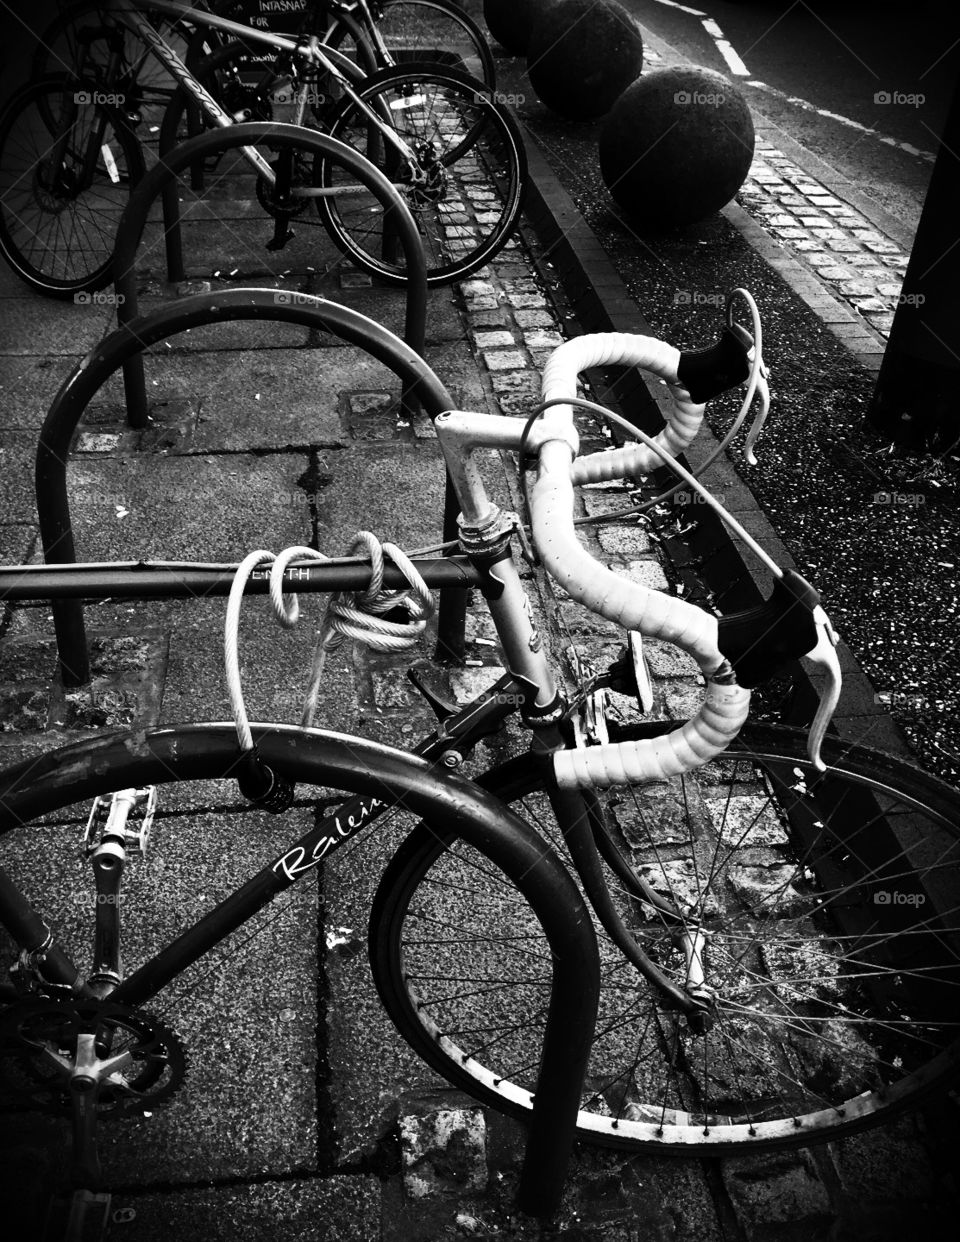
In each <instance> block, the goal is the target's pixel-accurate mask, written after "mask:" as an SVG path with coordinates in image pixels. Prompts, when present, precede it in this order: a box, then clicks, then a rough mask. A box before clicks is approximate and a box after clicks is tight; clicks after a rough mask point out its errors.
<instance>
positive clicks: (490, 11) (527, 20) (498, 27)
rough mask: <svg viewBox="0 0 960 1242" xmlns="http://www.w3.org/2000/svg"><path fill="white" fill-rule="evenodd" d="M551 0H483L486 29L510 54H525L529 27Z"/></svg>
mask: <svg viewBox="0 0 960 1242" xmlns="http://www.w3.org/2000/svg"><path fill="white" fill-rule="evenodd" d="M552 2H553V0H483V18H484V21H485V22H486V23H487V29H488V30H489V31H490V33H491V34H492V35H493V37H494V38H495V39H496V41H497V42H498V43H499V44H500V46H501V47H503V48H505V49H506V50H507V51H508V52H509V53H510V55H511V56H526V54H527V44H528V43H529V42H530V27H531V24H532V23H533V22H535V21H536V20H537V19H538V15H539V13H540V11H541V10H542V9H545V8H547V7H548V6H549V5H550V4H551V3H552Z"/></svg>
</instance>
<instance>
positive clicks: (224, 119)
mask: <svg viewBox="0 0 960 1242" xmlns="http://www.w3.org/2000/svg"><path fill="white" fill-rule="evenodd" d="M145 7H147V6H146V4H145V3H144V4H143V5H141V0H113V11H114V13H115V15H116V17H117V19H118V20H119V21H120V22H121V23H122V24H123V25H124V26H125V27H126V28H127V29H128V30H130V31H131V32H132V33H133V34H136V35H138V36H139V37H140V38H141V39H143V41H144V42H145V43H146V44H147V46H148V47H149V48H150V50H151V51H152V52H153V54H154V56H155V57H156V58H157V59H158V60H159V61H160V63H161V64H162V65H163V66H164V67H165V68H166V69H167V71H168V72H169V73H170V74H171V76H172V77H173V78H174V79H175V80H176V81H177V82H178V83H179V84H180V85H181V86H182V87H183V89H184V90H186V91H188V92H189V94H190V95H191V96H192V97H193V98H194V99H195V100H196V102H197V103H198V104H199V105H200V107H201V108H202V109H203V111H204V112H205V113H206V114H207V115H208V116H209V117H210V118H211V120H213V121H214V122H215V123H216V124H217V125H219V126H221V127H224V128H226V127H228V126H230V125H233V124H235V118H234V117H232V116H231V115H230V114H229V113H228V112H226V111H225V110H224V109H223V108H222V107H221V106H220V104H219V103H217V101H216V100H215V99H214V97H213V96H212V95H211V94H210V92H209V91H208V90H206V88H205V87H204V86H203V85H202V84H201V83H200V82H198V81H197V79H196V78H195V77H194V75H193V74H192V73H191V72H190V70H189V69H188V68H187V66H186V64H185V63H184V62H183V60H181V58H180V57H179V56H178V55H177V53H176V52H175V51H174V50H173V48H172V47H170V45H169V44H168V43H167V42H166V40H165V39H164V38H163V36H162V35H161V34H160V33H159V31H157V30H156V29H155V28H154V27H153V26H151V24H150V22H149V21H148V20H147V18H146V17H145V16H144V14H143V13H142V12H141V11H140V10H141V8H145ZM149 7H150V9H151V10H155V11H157V12H160V13H164V14H166V15H168V16H170V17H177V18H180V19H187V18H188V19H189V20H190V21H193V22H196V23H197V24H198V25H201V26H207V27H209V28H211V29H213V30H219V31H222V32H223V33H224V34H229V35H233V36H234V37H235V38H238V39H243V40H245V41H247V42H249V41H251V40H252V41H254V42H256V43H262V44H263V45H264V46H267V47H272V48H274V49H275V50H276V51H278V52H287V53H290V54H292V55H294V56H295V57H297V58H299V59H302V60H304V61H306V62H307V63H309V64H315V65H317V66H318V67H319V68H322V69H323V70H325V71H326V72H327V73H329V74H330V75H331V76H332V77H333V79H334V81H335V82H336V83H337V84H338V85H339V86H340V88H341V89H342V90H343V91H344V93H345V94H346V95H347V96H348V97H349V98H350V99H351V100H352V101H353V103H354V104H355V105H356V106H357V107H358V108H359V109H360V111H361V112H362V113H363V115H364V116H365V117H366V119H367V120H368V122H369V123H370V124H371V125H373V126H374V127H375V128H376V129H377V130H379V132H380V133H381V134H382V135H383V137H384V138H385V139H386V141H387V142H389V143H390V144H391V145H392V146H393V147H394V149H395V150H396V151H397V153H398V155H399V156H400V157H401V158H402V159H404V160H406V161H407V163H408V164H409V165H410V168H411V169H412V170H414V172H415V171H416V167H417V162H416V157H415V156H414V153H413V152H412V151H411V150H410V148H409V146H408V145H407V143H406V142H405V141H404V140H403V139H402V138H401V137H400V136H399V134H397V133H396V131H395V130H393V129H392V128H391V127H390V126H389V125H387V124H386V123H385V122H384V120H383V118H382V117H380V116H378V115H377V113H376V112H375V111H374V110H373V109H372V108H370V107H369V106H368V105H367V104H366V103H365V102H364V101H363V100H362V99H360V98H359V96H358V95H357V93H356V91H355V90H354V89H353V86H352V85H351V83H350V81H349V79H348V78H347V77H346V76H345V75H344V74H343V73H342V72H341V70H340V69H339V68H338V67H337V65H336V63H335V62H334V60H332V59H331V58H330V57H329V56H327V55H326V54H325V53H324V52H323V50H322V47H321V45H320V42H319V40H318V39H317V38H316V37H315V36H314V37H312V38H311V39H310V40H309V42H308V43H307V44H304V43H302V42H297V41H295V40H293V39H287V38H285V37H284V36H283V35H275V34H272V33H270V32H269V31H264V30H256V29H253V28H251V27H249V26H244V25H242V24H241V23H240V22H234V21H231V20H230V19H229V18H226V17H219V16H217V15H216V14H214V13H206V12H203V11H202V10H200V9H190V8H184V6H183V5H180V4H174V3H171V0H158V2H157V3H153V0H150V5H149ZM305 90H306V87H304V88H303V89H302V91H301V98H300V100H299V102H298V113H297V115H298V121H297V123H298V124H299V123H300V120H302V116H303V108H304V102H305ZM242 150H243V153H244V156H245V157H246V159H247V161H248V162H249V164H250V165H251V167H252V168H253V170H254V171H255V172H256V173H258V174H259V175H260V176H262V177H263V178H264V179H265V180H266V181H267V183H268V184H269V185H274V184H275V183H276V174H275V172H274V170H273V168H272V167H271V166H270V164H269V163H268V161H267V160H265V159H264V158H263V156H262V155H261V154H260V153H259V151H257V150H256V148H255V147H244V148H242ZM293 192H294V193H295V194H297V195H299V196H301V197H317V196H318V195H321V194H328V195H329V194H334V195H337V194H341V193H343V190H342V189H341V188H339V187H337V188H330V189H319V188H311V189H307V190H304V189H298V190H295V191H293Z"/></svg>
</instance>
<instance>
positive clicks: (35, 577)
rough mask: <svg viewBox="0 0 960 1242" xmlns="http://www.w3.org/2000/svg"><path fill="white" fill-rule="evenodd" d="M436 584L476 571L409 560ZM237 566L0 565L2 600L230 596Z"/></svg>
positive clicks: (257, 586)
mask: <svg viewBox="0 0 960 1242" xmlns="http://www.w3.org/2000/svg"><path fill="white" fill-rule="evenodd" d="M413 564H414V565H415V566H416V568H417V571H418V572H419V573H420V574H421V575H422V576H423V579H424V581H425V582H426V584H427V585H428V586H429V587H431V588H434V589H438V590H443V589H444V588H448V587H474V586H479V585H480V583H481V577H480V574H479V573H478V571H477V570H476V569H474V567H473V566H472V565H471V563H470V562H469V561H468V560H467V559H466V557H463V556H450V557H442V558H438V559H428V558H416V559H414V561H413ZM237 568H238V566H237V565H236V564H230V563H226V562H224V563H198V562H193V561H184V562H179V561H104V562H90V563H80V564H76V565H0V600H47V599H89V600H103V599H190V598H194V597H196V596H197V595H198V594H202V595H217V596H219V595H229V593H230V586H231V583H232V582H233V579H234V575H235V574H236V571H237ZM269 577H270V571H269V567H267V568H265V569H263V570H255V571H254V573H253V574H252V576H251V578H250V581H249V583H248V586H247V593H248V594H252V595H266V594H267V592H268V590H269ZM369 582H370V562H369V561H364V560H358V559H357V558H355V557H335V558H331V559H330V560H329V561H326V562H324V563H323V564H317V562H316V561H311V562H310V563H309V564H304V565H297V564H293V565H291V566H290V568H289V569H288V571H287V572H286V574H284V580H283V584H284V589H285V590H289V591H302V592H306V593H310V592H319V591H322V592H334V591H359V590H363V589H364V588H365V587H366V586H367V585H368V584H369ZM405 585H406V579H405V578H404V577H403V575H402V574H401V572H400V570H399V569H397V568H396V567H395V566H392V565H387V566H386V567H385V569H384V586H385V587H386V588H387V589H389V590H400V589H402V588H403V587H404V586H405Z"/></svg>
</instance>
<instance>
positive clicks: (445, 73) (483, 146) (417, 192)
mask: <svg viewBox="0 0 960 1242" xmlns="http://www.w3.org/2000/svg"><path fill="white" fill-rule="evenodd" d="M359 96H360V99H361V100H362V102H363V103H364V104H366V105H367V106H368V107H370V108H372V109H373V110H374V111H375V112H376V113H377V115H378V116H381V117H390V123H391V125H392V127H393V128H394V129H395V130H396V132H397V133H398V134H399V135H400V137H402V138H403V140H404V141H405V142H406V143H407V144H408V146H409V147H410V148H411V149H412V150H413V151H414V152H415V153H416V154H417V156H418V169H417V174H416V175H417V176H418V177H419V178H420V181H419V184H412V183H411V181H412V177H411V173H410V170H408V169H406V168H404V167H403V166H402V163H403V161H402V160H401V158H400V157H399V155H398V153H397V152H396V151H395V150H394V149H393V147H392V146H391V145H390V144H389V142H388V141H387V139H386V138H385V137H384V135H383V133H382V132H380V131H379V130H377V129H376V128H375V127H373V126H371V124H370V122H369V121H368V120H367V118H366V116H365V115H364V114H363V112H362V111H361V109H360V107H359V106H358V105H357V104H355V103H353V102H352V101H350V102H348V103H347V104H346V105H345V106H344V108H343V109H342V110H341V111H340V112H339V113H338V114H337V115H336V117H335V118H334V119H333V121H332V122H331V125H330V133H331V135H332V136H333V137H334V138H339V139H340V140H341V141H343V142H347V143H349V144H350V145H351V146H353V147H356V148H357V150H359V151H361V152H362V153H363V154H364V155H366V156H367V158H368V159H370V160H372V162H373V163H375V164H376V165H377V167H379V168H381V169H382V170H383V171H384V172H385V173H386V174H387V176H389V177H390V179H391V180H392V181H393V182H394V184H396V185H397V187H398V188H399V189H400V190H401V192H402V193H403V195H404V197H405V199H406V201H407V204H408V205H409V207H410V210H411V211H412V212H413V214H414V216H415V218H416V220H417V224H418V227H419V230H420V236H421V240H422V242H423V247H424V252H425V254H426V260H427V274H428V280H429V282H430V283H431V284H433V285H443V284H449V283H450V282H452V281H455V280H462V279H463V278H464V277H465V276H468V275H469V274H470V273H471V272H474V271H476V270H477V268H479V267H482V266H483V264H484V263H486V262H487V261H488V259H490V258H491V257H492V256H493V255H495V254H496V253H497V252H498V251H499V250H500V249H501V248H502V247H503V246H504V244H505V243H506V242H507V241H508V240H509V237H510V234H511V233H512V231H513V229H514V227H515V225H516V222H517V219H518V217H519V215H520V210H521V207H522V204H523V194H524V190H525V184H526V170H527V165H526V154H525V151H524V147H523V141H522V138H521V135H520V131H519V128H518V126H517V124H516V122H515V121H514V120H513V118H512V117H511V116H510V114H509V113H508V112H506V111H505V110H504V109H502V108H500V107H498V106H497V105H496V104H495V103H493V102H492V101H491V99H490V96H489V93H488V92H486V91H485V89H484V88H483V87H482V86H481V85H480V84H479V83H477V82H475V81H474V80H473V79H471V78H468V77H466V76H465V75H463V74H459V73H456V72H455V71H453V70H437V68H436V66H431V65H414V64H410V65H408V66H407V67H406V68H405V69H404V70H403V71H400V70H387V71H385V72H384V73H380V74H376V75H375V76H374V77H372V78H370V79H369V81H368V82H367V83H366V84H365V85H364V86H363V88H362V89H361V90H360V91H359ZM320 179H321V183H322V185H323V186H324V187H326V188H329V189H331V190H338V191H340V192H339V193H335V194H332V195H329V196H327V197H324V198H321V199H319V200H318V203H317V207H318V210H319V211H320V215H321V218H322V219H323V221H324V223H325V224H326V226H327V228H328V229H329V231H330V235H331V237H332V238H333V240H334V241H335V243H336V244H337V245H338V246H339V247H340V248H341V249H342V250H343V251H344V252H345V253H347V254H349V255H351V256H352V257H353V258H354V259H355V261H356V262H357V263H358V264H359V265H360V266H361V267H363V268H364V269H365V270H366V271H368V272H370V273H371V274H373V275H375V276H378V277H379V278H381V279H382V280H384V281H386V282H387V283H390V284H400V283H402V282H403V280H404V275H403V269H402V268H401V267H399V266H398V263H397V257H396V255H395V253H394V252H393V248H392V246H391V239H390V236H389V222H387V224H388V228H387V232H386V236H385V230H384V219H383V215H382V212H380V210H379V209H378V208H376V206H375V204H373V203H372V202H371V200H370V199H369V197H368V196H365V195H362V194H357V193H356V192H355V188H354V187H348V186H346V185H345V184H344V181H343V179H342V175H341V174H340V173H338V172H337V171H336V170H334V169H332V168H326V167H321V169H320Z"/></svg>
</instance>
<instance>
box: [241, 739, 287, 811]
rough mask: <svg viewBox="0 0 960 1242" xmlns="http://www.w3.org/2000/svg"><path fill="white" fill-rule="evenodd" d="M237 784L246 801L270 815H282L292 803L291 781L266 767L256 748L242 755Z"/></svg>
mask: <svg viewBox="0 0 960 1242" xmlns="http://www.w3.org/2000/svg"><path fill="white" fill-rule="evenodd" d="M237 786H238V788H239V790H240V792H241V793H242V794H243V796H244V797H245V798H246V799H247V801H248V802H252V803H253V805H254V806H255V807H257V809H258V810H261V811H267V812H269V813H270V814H271V815H283V814H284V812H286V811H288V810H289V809H290V807H291V806H292V805H293V794H294V785H293V782H292V781H290V780H288V779H287V778H286V777H285V776H279V775H278V774H277V773H276V772H274V770H273V769H272V768H268V767H267V765H266V764H265V763H264V762H263V760H262V759H261V758H260V756H259V754H258V753H257V750H256V748H254V749H253V750H251V751H248V752H247V754H246V755H245V756H244V758H243V761H242V763H241V765H240V773H239V775H238V776H237Z"/></svg>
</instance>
